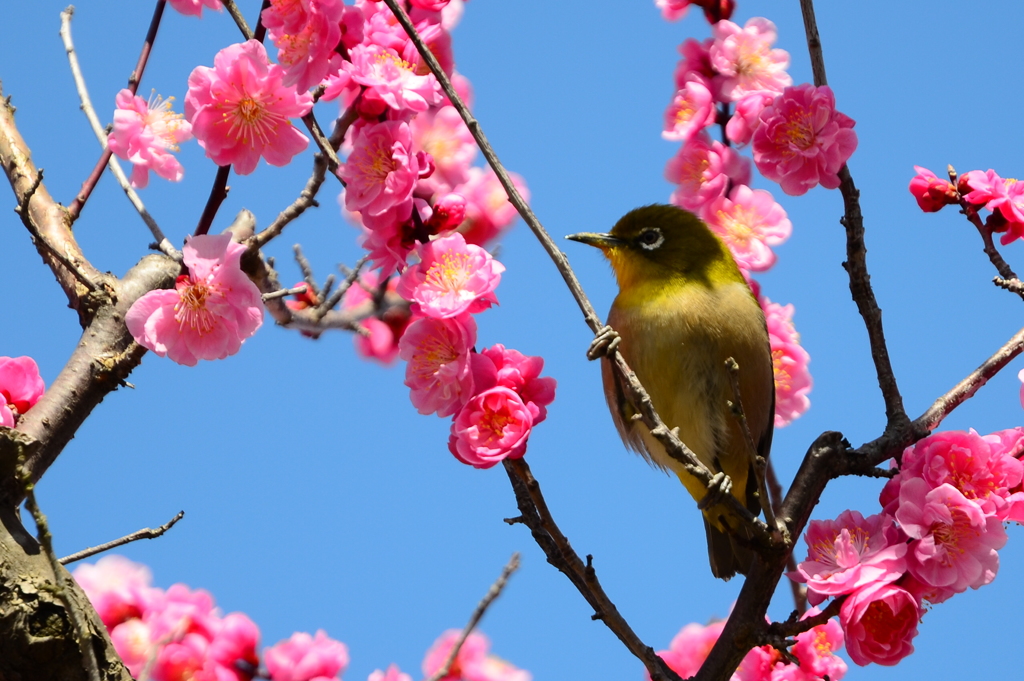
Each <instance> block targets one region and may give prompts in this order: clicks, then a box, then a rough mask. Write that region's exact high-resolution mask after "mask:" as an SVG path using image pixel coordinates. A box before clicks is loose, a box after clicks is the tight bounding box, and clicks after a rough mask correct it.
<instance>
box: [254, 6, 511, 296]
mask: <svg viewBox="0 0 1024 681" xmlns="http://www.w3.org/2000/svg"><path fill="white" fill-rule="evenodd" d="M309 1H310V3H311V4H310V6H311V7H312V6H313V5H314V3H312V0H309ZM278 4H280V5H281V8H282V10H281V11H283V10H284V9H285V8H288V7H297V6H298V5H299V3H296V2H281V3H272V6H271V7H270V8H268V9H267V10H266V11H265V13H264V14H265V15H266V14H267V13H268V12H271V10H274V9H275V7H277V6H278ZM302 4H303V6H304V5H305V4H306V0H303V3H302ZM446 4H447V3H446V2H438V1H437V0H424V1H422V2H414V3H413V6H412V8H411V11H410V17H411V18H412V20H413V21H414V23H415V24H416V27H417V29H418V30H419V32H420V34H421V35H422V36H423V37H424V40H425V41H426V42H427V44H428V46H429V47H430V49H431V51H432V52H433V53H434V55H435V56H436V57H437V58H438V60H439V61H440V62H441V64H442V66H443V67H444V68H445V70H446V71H447V72H448V73H449V74H452V79H453V82H454V83H455V86H456V89H457V90H458V91H459V93H460V96H462V97H463V99H466V100H467V101H468V100H469V99H470V98H471V97H470V91H469V84H468V81H466V79H465V78H464V77H462V76H460V75H458V74H455V73H454V72H453V64H454V61H453V58H452V49H451V36H450V34H449V31H450V29H451V28H452V25H453V21H454V17H455V16H456V15H455V14H453V13H448V12H446V11H443V10H447V9H448V8H447V7H445V5H446ZM339 5H340V2H339ZM275 11H277V10H275ZM344 12H345V16H344V19H343V21H342V29H343V30H342V37H341V46H340V47H343V48H344V49H340V48H339V49H338V50H336V51H335V53H333V54H332V55H331V56H330V59H329V65H328V67H327V76H326V77H325V79H324V80H323V84H324V85H325V86H326V91H325V93H324V98H325V99H333V98H335V97H337V98H339V99H340V101H341V103H342V105H343V106H345V107H351V108H354V110H355V111H356V112H357V113H358V114H359V117H358V119H357V120H356V121H355V123H354V124H353V125H352V126H351V128H350V130H349V133H348V136H347V140H346V142H347V147H346V148H347V149H349V152H348V156H347V158H346V160H345V163H344V164H343V165H342V167H341V168H339V170H338V175H339V177H341V179H342V180H343V181H344V182H345V184H346V189H345V192H344V193H343V195H342V197H341V198H340V201H341V202H342V205H343V208H344V210H345V212H346V214H347V215H349V216H350V217H351V218H352V219H353V220H354V221H356V222H358V223H359V224H360V226H362V228H363V230H364V232H363V237H362V239H363V245H364V247H365V248H366V249H367V250H368V251H369V252H370V257H371V260H372V261H373V265H374V267H376V268H379V269H380V270H381V276H382V277H386V276H388V275H390V274H391V273H393V272H395V271H396V270H399V271H400V270H402V269H403V268H404V267H405V265H406V263H407V261H408V258H409V256H410V254H412V252H413V250H414V249H415V248H416V244H417V243H424V242H426V241H428V240H429V239H430V237H431V236H434V235H437V234H442V233H444V232H447V231H449V230H452V229H458V230H459V231H460V232H462V234H463V235H464V236H465V237H466V240H467V241H468V242H469V243H471V244H475V245H479V246H485V245H486V244H487V243H489V242H490V241H491V240H493V239H494V238H495V237H497V236H498V235H499V234H500V233H501V232H502V231H503V230H504V229H505V228H506V227H508V225H510V224H511V223H512V221H513V220H514V219H515V217H516V211H515V209H514V208H513V207H512V205H511V204H510V203H509V202H508V199H507V197H506V196H505V192H504V190H503V189H502V188H501V186H500V184H499V183H498V180H497V177H496V176H495V175H494V173H493V172H492V171H490V170H486V171H485V170H481V169H479V168H475V167H472V166H471V165H470V164H471V163H472V162H473V160H474V158H475V157H476V151H477V148H476V143H475V142H474V141H473V137H472V135H471V134H470V132H469V129H468V128H467V127H466V125H465V123H463V121H462V118H461V117H460V116H459V114H458V112H457V111H456V110H455V108H454V107H453V106H451V104H450V103H449V102H448V101H447V100H446V99H445V98H444V96H443V95H442V94H441V89H440V85H439V84H438V82H437V79H436V78H435V77H434V76H433V74H431V73H430V71H429V69H428V68H427V66H426V64H425V63H424V62H423V61H422V60H421V58H420V56H419V53H418V52H417V51H416V48H415V46H414V45H413V44H412V43H411V42H410V41H409V39H408V37H407V36H406V35H405V32H404V31H403V30H402V28H401V26H399V25H398V23H397V21H396V20H395V18H394V17H393V16H392V15H391V12H390V10H389V9H388V8H387V6H386V5H384V4H383V3H379V2H371V1H370V0H360V2H357V3H356V4H355V5H354V6H351V7H345V9H344ZM346 27H347V28H346ZM272 37H273V36H272ZM278 47H279V48H281V43H278ZM339 53H340V54H339ZM513 181H514V183H515V184H516V186H517V187H518V188H519V190H520V192H522V193H523V194H524V195H526V187H525V185H524V184H523V182H522V179H521V178H519V177H517V176H513Z"/></svg>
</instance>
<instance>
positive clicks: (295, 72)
mask: <svg viewBox="0 0 1024 681" xmlns="http://www.w3.org/2000/svg"><path fill="white" fill-rule="evenodd" d="M344 11H345V6H344V4H343V3H342V2H341V0H299V2H295V1H294V0H286V1H284V2H282V1H281V0H278V1H277V2H271V4H270V7H268V8H267V9H265V10H263V15H262V16H263V24H264V25H265V26H266V27H267V29H268V34H269V36H270V39H271V40H273V41H274V44H275V45H277V48H278V55H277V60H278V62H280V64H281V66H283V67H284V70H285V75H284V80H283V83H284V85H290V86H295V88H296V89H297V90H299V91H305V90H308V89H309V88H310V87H312V86H314V85H316V84H317V83H319V82H320V81H321V80H323V79H324V77H325V76H326V75H327V71H328V66H329V60H330V58H331V55H333V54H334V48H335V47H337V46H338V43H339V42H340V41H341V21H342V15H343V13H344Z"/></svg>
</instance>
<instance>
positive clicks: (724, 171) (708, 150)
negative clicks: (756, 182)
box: [665, 131, 750, 213]
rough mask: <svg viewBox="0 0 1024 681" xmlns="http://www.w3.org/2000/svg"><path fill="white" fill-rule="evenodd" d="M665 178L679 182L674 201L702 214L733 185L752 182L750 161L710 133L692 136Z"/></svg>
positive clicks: (680, 150)
mask: <svg viewBox="0 0 1024 681" xmlns="http://www.w3.org/2000/svg"><path fill="white" fill-rule="evenodd" d="M665 179H666V180H668V181H669V182H671V183H673V184H677V185H679V187H678V188H677V189H676V191H675V192H673V194H672V199H671V201H672V203H674V204H675V205H677V206H680V207H681V208H685V209H687V210H690V211H693V212H695V213H700V212H701V211H702V210H703V209H704V208H705V207H706V206H708V205H709V204H710V203H711V202H712V201H714V200H715V199H717V198H718V197H719V196H722V195H724V194H725V192H726V190H727V189H728V187H729V186H730V183H732V184H733V185H736V184H750V161H748V160H747V159H746V158H744V157H742V156H740V155H739V154H737V153H736V152H735V151H733V150H732V149H731V148H730V147H727V146H725V145H724V144H722V143H720V142H713V141H711V138H710V137H708V134H707V132H704V131H702V132H700V133H699V134H697V135H696V136H694V137H692V138H690V139H689V140H688V141H687V142H686V143H685V144H684V145H683V146H682V147H681V148H680V149H679V153H677V154H676V155H675V156H674V157H672V158H671V159H670V160H669V162H668V164H667V165H666V166H665Z"/></svg>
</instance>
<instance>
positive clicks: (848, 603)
mask: <svg viewBox="0 0 1024 681" xmlns="http://www.w3.org/2000/svg"><path fill="white" fill-rule="evenodd" d="M920 619H921V608H920V606H919V605H918V602H917V601H916V600H915V599H914V597H913V596H912V595H911V594H910V593H909V592H908V591H906V590H905V589H901V588H900V587H898V586H894V585H892V584H888V583H885V582H875V583H872V584H869V585H867V586H865V587H864V588H862V589H858V590H857V591H854V592H853V593H852V594H850V595H849V596H848V597H847V598H846V600H845V601H843V605H842V607H841V608H840V610H839V623H840V624H841V625H842V627H843V633H844V634H845V635H846V651H847V653H849V655H850V659H851V660H853V661H854V662H855V663H857V664H859V665H861V666H863V665H866V664H869V663H871V662H874V663H875V664H881V665H886V666H892V665H895V664H897V663H898V662H899V661H900V660H902V659H903V658H904V657H906V656H907V655H910V654H911V653H912V652H914V645H913V644H912V643H911V641H912V640H913V639H914V637H915V636H917V623H918V621H919V620H920Z"/></svg>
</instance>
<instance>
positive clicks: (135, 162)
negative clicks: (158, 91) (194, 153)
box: [107, 89, 192, 188]
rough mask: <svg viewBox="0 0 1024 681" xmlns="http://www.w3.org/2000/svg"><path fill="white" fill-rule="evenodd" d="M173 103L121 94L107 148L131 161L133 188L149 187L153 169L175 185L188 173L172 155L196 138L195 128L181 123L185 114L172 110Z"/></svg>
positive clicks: (118, 95)
mask: <svg viewBox="0 0 1024 681" xmlns="http://www.w3.org/2000/svg"><path fill="white" fill-rule="evenodd" d="M173 100H174V98H173V97H170V98H168V99H166V100H164V99H162V98H160V97H156V98H155V99H154V98H152V97H151V98H150V101H149V102H146V100H144V99H143V98H142V97H137V96H135V95H133V94H132V91H131V90H127V89H125V90H121V91H120V92H118V93H117V97H116V99H115V101H116V103H117V110H116V111H114V129H113V130H111V132H110V135H109V136H108V137H107V146H109V147H110V150H111V151H112V152H114V153H115V154H117V155H118V157H120V158H123V159H124V160H126V161H131V163H132V186H133V187H138V188H143V187H145V186H146V185H147V184H149V171H150V169H152V170H153V172H155V173H156V174H157V175H159V176H160V177H162V178H164V179H165V180H171V181H172V182H179V181H180V180H181V178H182V176H183V175H184V174H185V171H184V169H183V168H182V167H181V164H180V163H178V159H176V158H175V157H174V154H172V153H171V152H172V151H178V144H180V143H181V142H185V141H187V140H190V139H192V126H191V125H190V124H189V123H188V122H186V121H183V120H181V114H176V113H174V112H173V111H171V102H172V101H173Z"/></svg>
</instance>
